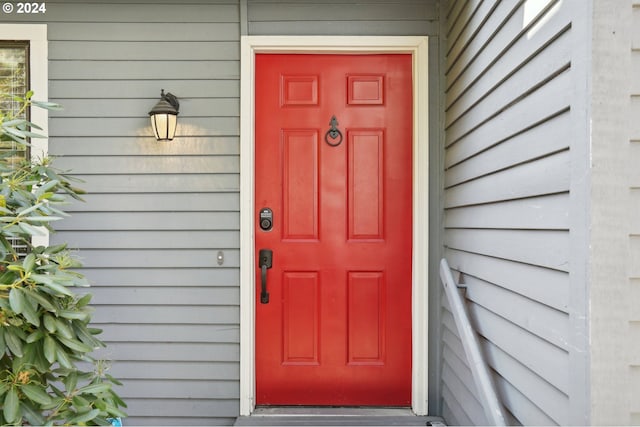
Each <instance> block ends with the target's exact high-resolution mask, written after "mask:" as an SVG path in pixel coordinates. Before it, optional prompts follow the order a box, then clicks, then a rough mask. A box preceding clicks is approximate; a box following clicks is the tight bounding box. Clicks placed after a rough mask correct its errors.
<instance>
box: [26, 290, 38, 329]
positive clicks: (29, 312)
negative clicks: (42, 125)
mask: <svg viewBox="0 0 640 427" xmlns="http://www.w3.org/2000/svg"><path fill="white" fill-rule="evenodd" d="M23 292H24V291H23ZM23 292H21V293H23ZM34 306H35V307H34ZM37 306H38V305H37V303H35V301H33V302H32V301H30V300H29V298H28V297H27V298H25V299H24V306H23V310H22V314H23V315H24V317H25V318H26V319H27V321H28V322H29V323H31V324H32V325H34V326H40V315H39V314H38V310H37V308H36V307H37Z"/></svg>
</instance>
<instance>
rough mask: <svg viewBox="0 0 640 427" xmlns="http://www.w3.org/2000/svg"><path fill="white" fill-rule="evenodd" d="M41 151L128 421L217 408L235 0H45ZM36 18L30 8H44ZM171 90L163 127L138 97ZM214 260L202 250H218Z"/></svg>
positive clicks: (233, 230)
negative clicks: (68, 186) (53, 170)
mask: <svg viewBox="0 0 640 427" xmlns="http://www.w3.org/2000/svg"><path fill="white" fill-rule="evenodd" d="M38 19H40V20H42V22H47V23H48V36H49V79H50V83H49V90H50V99H52V100H53V101H56V102H59V103H60V104H62V105H63V106H64V110H62V111H56V112H52V113H51V115H50V120H49V129H50V136H51V137H50V140H49V151H50V153H51V154H53V155H54V156H56V157H57V160H56V163H55V165H56V166H57V167H59V168H61V169H63V170H69V171H71V173H73V174H74V175H75V176H77V177H78V178H80V179H82V180H83V181H84V182H83V183H81V184H79V185H80V186H81V187H83V188H85V189H86V190H87V191H88V192H89V194H88V195H87V196H86V203H75V202H74V203H73V204H71V205H70V207H69V210H70V213H71V214H72V216H71V217H70V218H69V219H65V220H63V221H61V222H60V223H59V224H57V230H58V232H57V233H56V234H55V235H53V237H52V240H53V242H54V243H57V242H68V243H69V244H70V246H71V247H74V248H78V249H79V256H80V257H81V258H82V261H83V264H84V269H83V272H84V273H85V274H86V275H87V277H88V278H89V280H90V281H91V282H92V284H93V288H92V289H90V291H91V292H92V293H93V294H94V299H93V303H94V306H95V308H96V311H95V315H94V322H95V324H96V326H98V327H100V328H102V329H104V334H103V338H104V339H105V341H106V342H107V343H108V348H107V349H106V350H104V352H103V353H102V354H104V355H105V356H106V357H108V358H109V359H111V360H113V364H112V367H111V373H112V374H113V375H114V376H115V377H117V378H119V379H121V380H122V381H123V383H124V386H123V387H121V388H119V392H120V394H121V395H122V396H123V397H124V398H125V400H126V401H127V403H128V405H129V409H128V412H129V417H128V419H126V420H125V424H130V425H167V424H181V425H202V424H207V425H214V424H230V423H232V421H233V419H234V418H235V417H236V416H237V415H238V411H239V410H238V407H239V403H238V398H239V369H240V366H239V271H238V267H239V265H240V260H239V162H240V159H239V132H240V129H239V110H240V101H239V70H240V68H239V67H240V63H239V53H240V49H239V38H240V34H239V19H240V15H239V4H238V2H236V1H193V2H189V4H178V3H177V2H168V1H161V2H156V1H154V2H151V1H146V0H145V1H140V2H136V3H130V2H94V1H73V0H70V1H60V2H54V3H48V4H47V13H46V15H41V16H35V15H32V16H21V17H18V16H17V15H16V20H21V21H22V22H27V20H31V21H37V20H38ZM45 20H46V21H45ZM161 88H164V89H165V90H167V91H170V92H172V93H174V94H175V95H176V96H178V98H179V99H180V103H181V111H180V116H179V129H178V137H177V138H176V139H175V140H174V141H173V142H169V143H158V142H157V141H155V140H154V139H153V137H152V136H151V133H150V126H149V119H148V116H147V112H148V111H149V110H150V109H151V107H153V105H154V104H155V103H156V102H157V100H158V98H159V94H160V89H161ZM219 251H222V253H223V255H224V264H223V265H221V266H219V265H218V263H217V256H218V252H219Z"/></svg>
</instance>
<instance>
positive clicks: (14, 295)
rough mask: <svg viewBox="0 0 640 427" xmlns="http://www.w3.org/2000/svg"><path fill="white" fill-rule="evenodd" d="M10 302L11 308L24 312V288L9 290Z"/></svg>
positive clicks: (17, 311) (20, 312) (18, 312)
mask: <svg viewBox="0 0 640 427" xmlns="http://www.w3.org/2000/svg"><path fill="white" fill-rule="evenodd" d="M9 304H10V305H11V310H13V311H14V312H16V313H17V314H22V311H23V310H24V295H22V289H20V288H13V289H11V292H9Z"/></svg>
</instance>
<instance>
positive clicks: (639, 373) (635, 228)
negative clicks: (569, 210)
mask: <svg viewBox="0 0 640 427" xmlns="http://www.w3.org/2000/svg"><path fill="white" fill-rule="evenodd" d="M631 19H632V25H631V37H632V39H631V66H632V70H631V71H632V72H631V73H630V76H631V79H632V81H631V84H630V89H631V99H630V102H631V117H632V118H633V119H632V128H631V133H630V136H631V141H630V143H631V147H630V148H631V154H632V156H631V163H630V164H633V165H634V166H633V167H632V168H631V170H632V171H633V172H632V175H631V177H630V178H631V179H630V180H629V181H630V183H629V184H630V185H629V192H630V202H631V203H630V206H631V218H632V219H631V233H630V236H629V248H630V251H631V257H630V260H631V262H630V264H629V265H630V272H629V285H630V307H631V308H632V309H631V310H630V312H629V334H628V337H629V339H628V341H627V342H628V343H629V344H628V345H629V349H630V351H629V354H630V368H629V369H630V375H629V380H630V385H629V390H630V391H631V395H630V396H629V398H630V399H629V401H630V403H631V414H630V422H629V423H630V424H631V425H638V424H640V400H639V399H638V390H640V344H639V343H640V309H638V307H640V268H639V266H640V262H639V261H638V260H640V219H639V218H640V174H639V173H638V169H637V165H638V161H640V125H639V122H638V117H640V1H638V0H634V1H633V9H632V18H631Z"/></svg>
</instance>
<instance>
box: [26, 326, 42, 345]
mask: <svg viewBox="0 0 640 427" xmlns="http://www.w3.org/2000/svg"><path fill="white" fill-rule="evenodd" d="M42 338H44V331H42V330H41V329H38V330H37V331H35V332H33V333H32V334H31V335H29V336H28V337H27V342H28V343H34V342H36V341H39V340H41V339H42Z"/></svg>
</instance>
